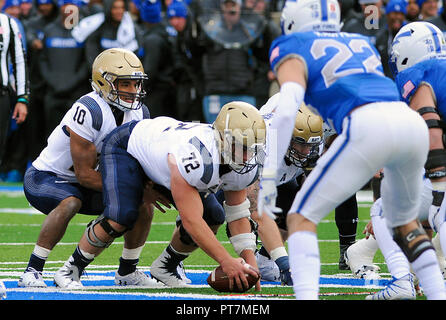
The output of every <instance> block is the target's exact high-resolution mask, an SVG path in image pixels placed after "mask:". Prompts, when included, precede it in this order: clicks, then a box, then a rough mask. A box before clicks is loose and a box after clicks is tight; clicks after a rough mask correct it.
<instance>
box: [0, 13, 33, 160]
mask: <svg viewBox="0 0 446 320" xmlns="http://www.w3.org/2000/svg"><path fill="white" fill-rule="evenodd" d="M21 38H22V35H21V33H20V31H19V27H18V25H17V23H16V21H15V20H14V18H11V17H9V16H7V15H6V14H4V13H0V164H1V162H2V159H3V155H4V152H5V145H6V138H7V135H8V130H9V122H10V119H11V111H12V118H13V119H15V120H16V122H17V124H21V123H23V122H24V121H25V119H26V116H27V115H28V103H29V101H28V95H29V83H28V71H27V66H26V56H25V51H24V48H23V45H22V39H21ZM10 63H11V64H12V70H13V75H14V81H13V83H11V81H10V72H9V66H10Z"/></svg>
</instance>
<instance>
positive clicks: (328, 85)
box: [269, 31, 400, 133]
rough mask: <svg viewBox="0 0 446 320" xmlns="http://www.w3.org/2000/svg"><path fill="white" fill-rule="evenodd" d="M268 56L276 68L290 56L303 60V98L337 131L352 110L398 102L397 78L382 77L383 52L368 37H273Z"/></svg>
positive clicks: (339, 130) (341, 33) (328, 34)
mask: <svg viewBox="0 0 446 320" xmlns="http://www.w3.org/2000/svg"><path fill="white" fill-rule="evenodd" d="M269 54H270V63H271V68H272V70H274V71H275V72H276V71H277V67H278V66H279V65H280V63H282V62H283V61H285V60H286V59H287V58H290V57H293V56H294V57H300V58H301V59H302V60H303V61H304V63H305V64H306V68H307V76H308V79H307V89H306V92H305V97H304V101H305V103H306V104H307V105H308V106H309V107H310V108H312V109H313V111H314V109H315V110H316V111H317V112H318V113H319V115H320V116H321V117H322V118H323V119H324V121H325V122H327V123H329V124H330V126H332V128H334V129H335V130H336V131H337V132H338V133H340V132H341V131H342V121H343V119H344V118H345V116H346V115H347V114H348V113H349V112H350V111H351V110H352V109H353V108H355V107H357V106H360V105H363V104H366V103H372V102H379V101H399V100H400V97H399V93H398V90H397V87H396V84H395V82H394V81H393V80H392V79H390V78H387V77H385V76H384V73H383V68H382V64H381V59H380V56H379V53H378V51H377V50H376V48H375V47H374V46H373V45H372V44H370V42H369V40H368V38H367V37H365V36H362V35H359V34H354V33H344V32H340V33H328V32H327V33H319V32H312V31H311V32H302V33H300V32H298V33H293V34H290V35H284V36H281V37H279V38H277V39H276V40H274V42H273V43H272V45H271V48H270V53H269Z"/></svg>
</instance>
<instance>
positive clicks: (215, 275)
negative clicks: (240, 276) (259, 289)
mask: <svg viewBox="0 0 446 320" xmlns="http://www.w3.org/2000/svg"><path fill="white" fill-rule="evenodd" d="M244 266H245V267H246V268H251V269H252V270H255V268H253V267H252V266H251V265H249V264H247V263H245V264H244ZM245 276H246V279H247V280H248V284H249V286H248V288H246V290H240V289H239V288H238V286H237V284H236V283H234V285H233V288H232V290H229V278H228V276H227V275H226V273H224V272H223V269H222V267H221V266H218V267H217V268H215V269H214V270H212V272H211V273H210V274H209V276H208V278H207V282H208V284H209V286H211V288H213V289H214V290H216V291H218V292H238V293H241V292H246V291H248V290H249V289H251V288H252V287H253V286H254V285H255V284H256V282H257V280H259V275H258V276H256V277H254V276H252V275H251V274H249V273H245Z"/></svg>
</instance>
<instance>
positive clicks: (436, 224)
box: [428, 204, 444, 232]
mask: <svg viewBox="0 0 446 320" xmlns="http://www.w3.org/2000/svg"><path fill="white" fill-rule="evenodd" d="M428 221H429V225H430V226H431V228H432V229H433V230H434V231H435V232H438V231H437V230H440V226H441V224H442V223H443V221H444V220H442V215H441V214H440V207H438V206H436V205H433V204H432V205H431V206H430V208H429V217H428Z"/></svg>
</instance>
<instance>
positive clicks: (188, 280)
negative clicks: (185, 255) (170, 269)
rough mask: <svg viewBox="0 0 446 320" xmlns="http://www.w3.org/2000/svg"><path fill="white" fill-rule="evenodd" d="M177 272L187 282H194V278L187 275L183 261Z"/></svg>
mask: <svg viewBox="0 0 446 320" xmlns="http://www.w3.org/2000/svg"><path fill="white" fill-rule="evenodd" d="M177 272H178V274H179V275H180V277H181V279H182V280H183V281H184V282H186V283H187V284H190V283H192V280H191V279H189V278H188V277H187V276H186V270H185V269H184V264H183V261H181V262H180V264H179V265H178V267H177Z"/></svg>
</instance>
